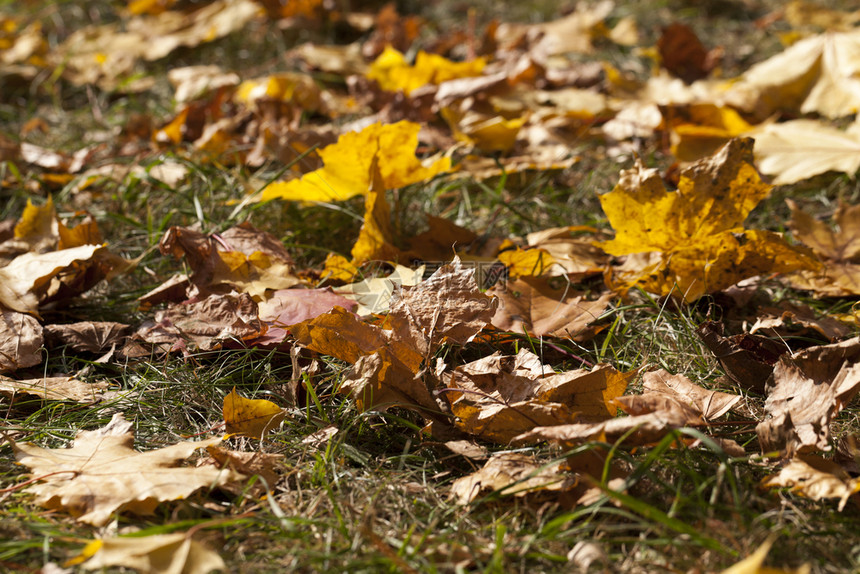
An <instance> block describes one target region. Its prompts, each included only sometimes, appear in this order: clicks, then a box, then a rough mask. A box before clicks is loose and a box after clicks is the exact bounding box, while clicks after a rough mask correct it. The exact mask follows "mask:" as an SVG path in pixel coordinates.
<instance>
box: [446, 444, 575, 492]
mask: <svg viewBox="0 0 860 574" xmlns="http://www.w3.org/2000/svg"><path fill="white" fill-rule="evenodd" d="M564 467H565V463H564V462H553V463H549V464H539V463H538V462H537V461H536V460H535V458H534V457H533V456H530V455H528V454H523V453H512V452H502V453H498V454H495V455H493V456H492V457H490V460H488V461H487V463H486V464H485V465H484V466H483V467H482V468H481V469H480V470H479V471H477V472H475V473H473V474H470V475H468V476H464V477H462V478H458V479H457V480H455V481H454V483H453V484H452V485H451V496H452V498H454V499H455V500H456V501H457V503H458V504H469V503H471V502H472V501H474V500H475V499H476V498H478V497H479V496H481V495H482V494H488V493H489V492H499V493H500V494H503V495H513V496H517V497H523V496H527V495H528V494H534V493H536V492H540V493H547V492H552V493H556V494H560V493H563V492H565V491H569V490H572V489H573V488H574V487H575V486H576V485H577V483H578V482H579V480H578V477H576V476H575V475H572V474H569V473H566V472H564Z"/></svg>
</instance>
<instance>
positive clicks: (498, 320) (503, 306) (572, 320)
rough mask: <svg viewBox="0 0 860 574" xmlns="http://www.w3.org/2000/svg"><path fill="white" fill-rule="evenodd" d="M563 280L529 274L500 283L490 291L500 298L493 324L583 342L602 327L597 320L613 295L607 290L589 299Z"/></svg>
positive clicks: (536, 335) (538, 334)
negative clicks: (596, 323)
mask: <svg viewBox="0 0 860 574" xmlns="http://www.w3.org/2000/svg"><path fill="white" fill-rule="evenodd" d="M562 279H564V278H545V277H525V278H522V279H517V280H516V281H507V282H506V283H504V284H496V285H495V286H494V287H493V288H492V289H489V290H488V291H487V294H488V295H495V296H496V297H498V298H499V307H498V309H497V310H496V313H495V315H493V320H492V323H493V326H494V327H496V328H497V329H501V330H503V331H511V332H514V333H524V332H525V333H528V334H529V335H531V336H534V337H542V336H544V335H548V336H551V337H563V338H570V339H572V340H574V341H579V342H582V341H587V340H589V339H591V338H592V337H594V335H596V334H597V332H598V331H599V330H600V327H599V326H597V325H595V324H594V323H595V322H596V321H597V320H598V319H599V318H600V316H601V315H602V314H603V312H604V311H605V310H606V308H607V307H608V305H609V301H611V300H612V298H613V294H612V293H604V294H602V295H601V296H600V297H599V298H597V299H595V300H589V299H586V296H585V294H583V293H578V292H577V291H575V290H574V289H573V288H572V287H571V286H570V284H568V283H566V282H565V281H563V280H562Z"/></svg>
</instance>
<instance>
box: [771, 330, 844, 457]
mask: <svg viewBox="0 0 860 574" xmlns="http://www.w3.org/2000/svg"><path fill="white" fill-rule="evenodd" d="M767 390H768V396H767V401H765V411H766V412H767V413H768V414H769V415H770V416H771V418H770V419H768V420H766V421H764V422H761V423H759V424H758V426H756V432H757V433H758V437H759V441H760V442H761V448H762V452H770V451H783V452H784V453H786V454H787V455H788V456H792V455H794V454H795V453H800V454H805V453H809V452H811V451H813V450H826V449H828V448H829V441H830V422H831V421H832V420H833V418H834V417H835V416H836V415H837V414H838V413H839V411H841V410H842V409H843V408H845V406H846V405H847V404H848V403H849V402H850V401H851V399H852V398H854V396H855V395H856V394H857V392H858V391H860V337H855V338H853V339H849V340H847V341H843V342H841V343H835V344H832V345H823V346H820V347H810V348H808V349H804V350H802V351H798V352H797V353H792V354H791V355H787V354H786V355H783V356H782V357H780V359H779V362H777V364H776V367H775V368H774V371H773V383H772V384H769V385H768V389H767Z"/></svg>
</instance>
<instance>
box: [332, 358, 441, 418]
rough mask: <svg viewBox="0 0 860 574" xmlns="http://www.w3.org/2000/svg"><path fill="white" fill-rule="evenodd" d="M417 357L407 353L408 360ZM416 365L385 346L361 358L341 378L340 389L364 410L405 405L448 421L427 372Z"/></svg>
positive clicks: (422, 413) (425, 415) (428, 416)
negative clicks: (429, 382)
mask: <svg viewBox="0 0 860 574" xmlns="http://www.w3.org/2000/svg"><path fill="white" fill-rule="evenodd" d="M410 350H411V349H410ZM413 358H418V355H417V354H415V355H407V357H406V360H407V361H408V360H410V359H413ZM414 367H415V365H410V364H408V363H407V362H405V361H404V360H403V359H401V356H398V355H397V354H395V352H392V351H391V350H390V349H388V348H382V349H379V350H377V351H375V352H373V353H371V354H369V355H364V356H362V357H359V358H358V360H357V361H356V362H355V364H354V365H353V367H352V369H350V370H349V372H348V373H347V374H346V376H344V378H343V379H342V380H341V384H340V387H339V388H338V392H340V393H342V394H345V395H348V396H351V397H352V398H353V399H355V402H356V406H357V407H358V409H359V410H361V411H367V410H370V409H378V410H386V409H389V408H391V407H394V406H401V407H406V408H409V409H412V410H416V411H418V412H419V413H421V415H422V416H424V417H425V418H426V419H429V420H438V421H440V422H443V423H444V422H447V417H446V416H445V415H444V414H442V412H441V409H440V407H439V404H438V403H437V402H436V398H435V397H434V395H433V394H431V391H430V388H429V385H428V384H427V383H426V382H425V377H424V376H423V375H424V373H418V369H417V368H414Z"/></svg>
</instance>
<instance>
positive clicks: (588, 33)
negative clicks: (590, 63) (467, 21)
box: [495, 2, 613, 58]
mask: <svg viewBox="0 0 860 574" xmlns="http://www.w3.org/2000/svg"><path fill="white" fill-rule="evenodd" d="M612 7H613V3H612V2H598V3H596V4H592V5H584V4H582V5H577V6H576V10H574V11H573V12H571V13H570V14H569V15H567V16H564V17H563V18H559V19H558V20H552V21H550V22H545V23H542V24H509V23H503V24H500V25H499V26H498V29H497V31H496V34H495V40H496V42H498V44H499V49H500V50H501V51H503V52H504V51H506V50H511V49H513V48H514V47H515V46H518V45H522V44H523V43H525V45H526V48H527V49H528V51H529V52H530V53H533V54H537V55H539V56H540V57H541V58H546V57H548V56H553V55H556V54H564V53H567V52H577V53H585V54H588V53H591V52H592V51H594V46H593V45H592V43H591V40H592V39H593V38H595V37H598V36H601V35H603V34H602V33H601V28H600V25H601V24H602V23H603V20H604V19H605V18H606V17H607V16H609V13H610V12H611V11H612Z"/></svg>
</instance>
